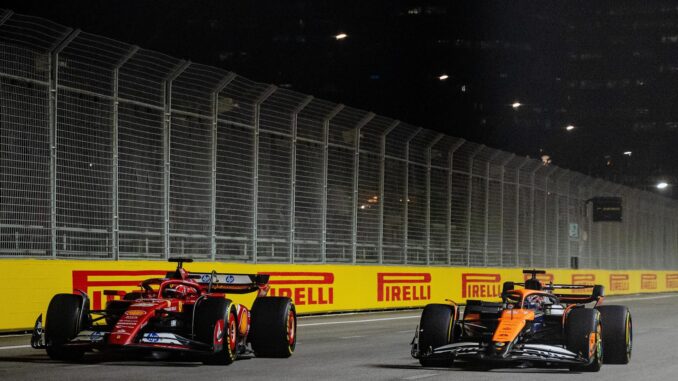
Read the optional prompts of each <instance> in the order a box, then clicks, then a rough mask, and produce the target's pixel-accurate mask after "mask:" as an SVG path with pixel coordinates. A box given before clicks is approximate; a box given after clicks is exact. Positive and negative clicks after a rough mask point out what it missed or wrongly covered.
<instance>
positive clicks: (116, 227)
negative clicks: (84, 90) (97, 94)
mask: <svg viewBox="0 0 678 381" xmlns="http://www.w3.org/2000/svg"><path fill="white" fill-rule="evenodd" d="M138 50H139V47H138V46H132V48H131V49H130V51H129V52H128V53H127V54H125V55H124V56H123V57H122V58H121V59H120V61H118V63H117V64H116V65H115V67H114V68H113V134H112V136H111V141H112V143H113V150H112V151H113V160H112V163H111V169H112V172H113V173H112V189H111V198H112V200H111V201H112V203H113V210H112V212H113V221H112V226H111V250H112V256H113V260H114V261H117V260H118V259H119V258H120V244H119V241H118V239H119V237H120V236H119V232H120V211H119V209H120V208H119V205H120V203H119V199H118V195H119V192H118V148H119V145H118V133H119V118H118V112H119V107H118V106H119V101H118V87H119V81H120V68H121V67H122V66H123V65H125V64H126V63H127V61H129V60H130V58H132V56H133V55H135V54H136V52H137V51H138Z"/></svg>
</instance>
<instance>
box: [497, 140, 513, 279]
mask: <svg viewBox="0 0 678 381" xmlns="http://www.w3.org/2000/svg"><path fill="white" fill-rule="evenodd" d="M514 157H516V155H515V154H510V155H509V156H508V157H507V158H506V159H504V161H503V162H501V164H499V165H501V180H500V184H499V200H500V201H499V267H503V266H504V186H506V165H508V163H509V162H510V161H511V160H513V158H514Z"/></svg>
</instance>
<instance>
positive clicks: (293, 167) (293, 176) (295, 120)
mask: <svg viewBox="0 0 678 381" xmlns="http://www.w3.org/2000/svg"><path fill="white" fill-rule="evenodd" d="M312 100H313V96H311V95H309V96H307V97H306V98H305V99H304V100H303V101H302V102H301V103H300V104H299V106H297V108H295V109H294V110H293V111H292V140H291V143H290V236H289V241H290V249H289V250H290V263H294V240H295V225H296V221H295V219H296V217H295V216H296V214H295V210H294V209H295V208H296V197H297V128H298V124H299V113H300V112H301V111H302V110H303V109H304V108H306V106H308V104H309V103H311V101H312Z"/></svg>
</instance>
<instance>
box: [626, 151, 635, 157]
mask: <svg viewBox="0 0 678 381" xmlns="http://www.w3.org/2000/svg"><path fill="white" fill-rule="evenodd" d="M632 153H633V152H631V151H624V155H626V156H631V154H632Z"/></svg>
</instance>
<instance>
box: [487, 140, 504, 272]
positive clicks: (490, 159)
mask: <svg viewBox="0 0 678 381" xmlns="http://www.w3.org/2000/svg"><path fill="white" fill-rule="evenodd" d="M499 153H501V151H495V152H494V153H493V154H492V155H490V157H488V158H487V162H486V163H485V200H483V201H484V210H485V216H484V220H483V227H484V229H485V230H484V234H483V266H487V245H488V242H487V241H488V240H489V232H488V230H489V229H490V163H491V162H492V160H494V159H495V158H496V157H497V155H499Z"/></svg>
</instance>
